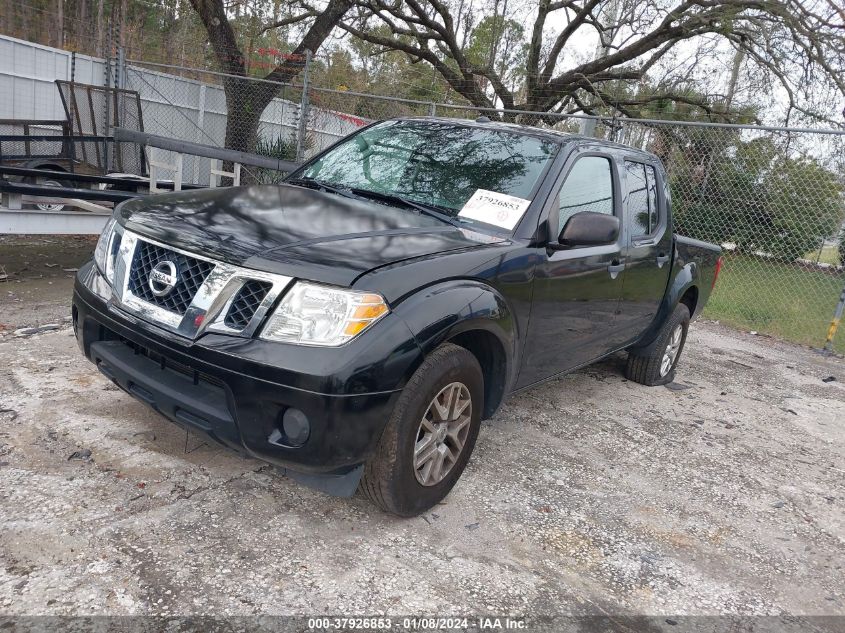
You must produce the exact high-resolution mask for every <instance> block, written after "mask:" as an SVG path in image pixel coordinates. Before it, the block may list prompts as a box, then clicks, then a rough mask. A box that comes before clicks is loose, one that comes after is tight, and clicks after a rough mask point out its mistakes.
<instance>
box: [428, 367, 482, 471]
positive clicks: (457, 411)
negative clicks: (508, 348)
mask: <svg viewBox="0 0 845 633" xmlns="http://www.w3.org/2000/svg"><path fill="white" fill-rule="evenodd" d="M471 420H472V397H471V396H470V394H469V389H468V388H467V386H466V385H465V384H463V383H461V382H453V383H449V384H448V385H446V386H445V387H443V389H441V390H440V391H439V392H438V393H437V395H436V396H434V399H432V401H431V403H430V404H429V405H428V408H427V409H426V411H425V414H424V415H423V417H422V420H421V421H420V426H419V429H418V431H417V441H416V444H415V445H414V474H415V475H416V478H417V481H418V482H419V483H421V484H422V485H423V486H434V485H436V484H439V483H440V482H441V481H443V479H445V478H446V475H448V474H449V472H450V471H451V470H452V468H453V467H454V466H455V464H456V463H457V461H458V458H459V457H460V455H461V452H462V451H463V449H464V445H465V444H466V440H467V435H468V434H469V429H470V421H471Z"/></svg>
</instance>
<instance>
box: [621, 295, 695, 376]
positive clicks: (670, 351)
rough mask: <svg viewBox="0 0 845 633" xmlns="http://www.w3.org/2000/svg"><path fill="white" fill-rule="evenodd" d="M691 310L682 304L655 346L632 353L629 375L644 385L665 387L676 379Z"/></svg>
mask: <svg viewBox="0 0 845 633" xmlns="http://www.w3.org/2000/svg"><path fill="white" fill-rule="evenodd" d="M689 323H690V313H689V308H687V306H685V305H684V304H682V303H680V304H678V305H677V306H675V309H674V310H673V311H672V314H670V315H669V318H668V319H666V322H665V323H664V324H663V327H662V328H660V332H659V333H658V335H657V337H656V338H655V339H654V341H652V343H651V345H648V346H647V347H644V348H641V349H633V350H631V351H629V352H628V366H627V368H626V369H625V375H626V376H627V377H628V379H629V380H633V381H634V382H638V383H640V384H643V385H648V386H650V387H651V386H655V385H665V384H668V383H670V382H672V381H673V380H674V379H675V369H676V368H677V366H678V361H679V360H680V358H681V352H682V351H683V349H684V343H685V342H686V340H687V331H688V330H689Z"/></svg>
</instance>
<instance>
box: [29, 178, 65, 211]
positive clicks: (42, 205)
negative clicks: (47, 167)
mask: <svg viewBox="0 0 845 633" xmlns="http://www.w3.org/2000/svg"><path fill="white" fill-rule="evenodd" d="M27 182H30V183H31V184H37V185H42V186H44V187H68V186H69V185H68V184H67V183H66V182H64V181H62V180H56V179H55V178H29V179H27ZM65 206H66V205H64V204H61V203H51V202H36V203H35V208H36V209H40V210H41V211H61V210H63V209H64V208H65Z"/></svg>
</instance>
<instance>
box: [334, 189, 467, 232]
mask: <svg viewBox="0 0 845 633" xmlns="http://www.w3.org/2000/svg"><path fill="white" fill-rule="evenodd" d="M349 191H351V192H352V193H354V194H355V195H357V196H359V197H363V198H366V197H369V198H375V199H377V200H383V201H384V202H392V203H393V204H396V203H399V204H402V205H405V206H406V207H409V208H411V209H416V210H417V211H419V212H420V213H422V214H424V215H427V216H429V217H432V218H437V219H438V220H442V221H444V222H447V223H449V224H451V225H453V226H457V225H458V222H459V220H456V219H455V218H454V217H453V216H451V215H449V214H447V213H444V212H443V211H441V210H440V209H445V207H438V206H437V205H435V204H425V203H422V202H417V201H416V200H411V199H410V198H406V197H405V196H400V195H399V194H396V193H385V192H382V191H372V190H371V189H359V188H357V187H350V188H349Z"/></svg>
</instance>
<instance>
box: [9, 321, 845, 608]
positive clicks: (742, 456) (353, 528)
mask: <svg viewBox="0 0 845 633" xmlns="http://www.w3.org/2000/svg"><path fill="white" fill-rule="evenodd" d="M0 359H2V362H0V409H2V410H3V412H2V413H0V563H1V564H0V614H5V615H14V614H59V615H70V614H72V615H92V614H114V615H116V614H159V615H161V614H182V615H186V614H197V613H203V614H215V615H230V614H239V615H250V614H258V613H262V614H315V613H318V614H319V613H331V614H364V613H367V614H372V613H388V614H409V613H410V614H444V613H467V611H469V612H472V613H504V614H513V615H528V614H545V615H552V614H687V615H690V614H743V615H750V614H777V615H783V614H805V615H807V614H814V615H825V614H827V615H840V616H841V615H845V585H843V582H842V581H843V577H845V572H843V565H845V521H844V520H843V517H844V516H845V513H843V508H844V507H845V476H843V475H845V433H843V425H845V362H843V360H842V359H841V358H827V357H823V356H821V355H819V354H817V353H816V352H814V351H811V350H808V349H806V348H801V347H797V346H792V345H788V344H784V343H780V342H777V341H773V340H771V339H767V338H762V337H755V336H751V335H748V334H742V333H738V332H735V331H732V330H728V329H725V328H722V327H720V326H718V325H716V324H712V323H698V324H696V325H695V326H694V327H693V329H692V331H691V334H690V338H689V341H688V343H687V350H686V352H685V358H684V359H682V366H681V370H680V371H679V375H678V381H679V386H681V387H684V388H682V389H678V390H672V389H668V388H664V387H658V388H646V387H643V386H640V385H637V384H633V383H630V382H627V381H625V380H624V379H623V377H622V375H621V363H622V359H621V357H616V358H612V359H610V360H608V361H605V362H603V363H601V364H599V365H596V366H595V367H591V368H589V369H586V370H583V371H580V372H578V373H575V374H572V375H569V376H567V377H565V378H562V379H560V380H555V381H552V382H549V383H547V384H545V385H543V386H540V387H538V388H535V389H533V390H531V391H527V392H525V393H522V394H519V395H517V396H514V397H512V398H510V399H509V400H508V401H507V402H506V404H505V406H504V407H503V408H502V409H501V410H500V412H499V413H498V414H497V415H496V417H495V418H494V419H493V420H491V421H488V422H486V423H485V424H484V426H483V427H482V431H481V435H480V438H479V441H478V444H477V447H476V450H475V454H474V455H473V458H472V460H471V462H470V464H469V467H468V469H467V471H466V472H465V474H464V476H463V478H462V479H461V481H460V482H459V483H458V485H457V486H456V488H455V490H454V491H453V492H452V494H451V495H450V496H449V497H448V498H447V499H446V502H445V503H444V504H442V505H440V506H438V507H437V508H436V510H435V511H433V512H430V513H428V514H426V515H425V516H422V517H418V518H414V519H409V520H401V519H397V518H393V517H390V516H386V515H384V514H381V513H379V512H378V511H376V510H375V509H374V508H373V507H372V506H370V505H369V504H368V503H367V502H366V501H365V500H363V499H360V498H357V497H356V498H353V499H336V498H330V497H327V496H324V495H323V494H321V493H318V492H314V491H311V490H309V489H307V488H304V487H302V486H300V485H298V484H296V483H294V482H292V481H291V480H288V479H286V478H284V477H283V476H280V475H278V474H276V472H274V470H273V469H271V468H270V467H268V466H265V465H262V464H261V463H259V462H257V461H252V460H244V459H241V458H239V457H237V456H234V455H233V454H231V453H229V452H226V451H224V450H223V449H218V448H216V447H213V446H210V445H208V444H205V443H203V441H202V440H201V439H200V438H198V437H196V436H193V435H190V436H186V434H185V432H183V431H180V430H179V429H178V428H177V427H175V426H174V425H172V424H170V423H169V422H167V421H165V420H164V419H163V418H161V417H159V416H158V415H156V414H155V413H152V412H151V411H149V410H148V409H146V408H145V407H144V406H142V405H141V404H139V403H138V402H136V401H135V400H133V399H132V398H130V397H129V396H127V395H126V394H124V393H123V392H121V391H119V390H117V388H116V387H114V386H112V385H111V384H110V383H109V382H108V381H107V380H106V379H105V378H103V377H102V376H101V375H99V374H98V373H97V372H96V370H95V369H94V368H93V367H92V366H91V365H90V364H89V363H87V362H85V361H84V360H83V358H82V357H81V355H80V353H79V351H78V349H77V347H76V344H75V341H74V339H73V337H72V334H71V332H70V330H69V329H68V328H67V327H64V328H63V329H60V330H58V331H53V332H47V333H42V334H37V335H34V336H29V337H15V336H13V335H11V334H9V333H7V334H5V335H3V336H2V338H0ZM829 377H833V378H834V380H828V381H827V382H826V381H825V380H824V379H828V378H829ZM837 622H839V623H841V622H842V620H837Z"/></svg>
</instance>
